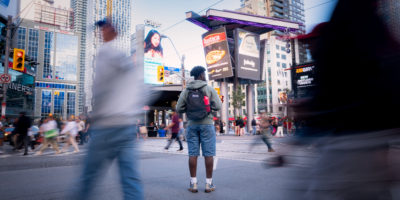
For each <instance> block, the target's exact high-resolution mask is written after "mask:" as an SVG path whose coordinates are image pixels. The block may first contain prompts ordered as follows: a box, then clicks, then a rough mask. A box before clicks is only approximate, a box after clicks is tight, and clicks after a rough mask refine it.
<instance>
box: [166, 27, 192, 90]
mask: <svg viewBox="0 0 400 200" xmlns="http://www.w3.org/2000/svg"><path fill="white" fill-rule="evenodd" d="M161 38H166V39H168V40H169V41H170V42H171V44H172V46H173V47H174V50H175V53H176V55H177V56H178V58H179V60H180V61H181V70H182V88H185V87H186V79H185V54H182V56H181V55H180V54H179V52H178V50H177V49H176V47H175V45H174V43H173V42H172V40H171V38H169V37H168V36H166V35H161Z"/></svg>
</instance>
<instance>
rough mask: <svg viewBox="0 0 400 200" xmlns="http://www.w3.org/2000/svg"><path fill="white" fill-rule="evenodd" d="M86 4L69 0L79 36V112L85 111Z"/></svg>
mask: <svg viewBox="0 0 400 200" xmlns="http://www.w3.org/2000/svg"><path fill="white" fill-rule="evenodd" d="M87 4H88V1H86V0H71V8H72V10H73V11H74V29H75V32H76V33H77V34H79V35H80V36H81V37H80V38H79V39H80V44H81V45H80V46H79V65H80V69H81V70H80V72H79V94H78V97H77V98H78V109H79V113H85V112H86V110H85V99H86V95H85V77H86V64H87V63H86V45H87V43H86V34H87Z"/></svg>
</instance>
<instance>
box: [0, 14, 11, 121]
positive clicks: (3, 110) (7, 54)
mask: <svg viewBox="0 0 400 200" xmlns="http://www.w3.org/2000/svg"><path fill="white" fill-rule="evenodd" d="M11 28H12V17H11V16H10V15H9V16H8V19H7V35H6V50H5V55H4V74H8V62H9V61H8V60H9V57H10V46H11V45H10V40H11ZM7 87H8V84H7V83H3V101H2V102H1V118H2V119H4V118H5V117H6V105H7V104H6V101H7Z"/></svg>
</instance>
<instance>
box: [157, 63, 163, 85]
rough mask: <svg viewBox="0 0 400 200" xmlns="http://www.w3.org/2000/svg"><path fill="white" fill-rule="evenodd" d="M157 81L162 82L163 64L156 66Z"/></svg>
mask: <svg viewBox="0 0 400 200" xmlns="http://www.w3.org/2000/svg"><path fill="white" fill-rule="evenodd" d="M157 81H158V82H161V83H164V67H163V66H158V67H157Z"/></svg>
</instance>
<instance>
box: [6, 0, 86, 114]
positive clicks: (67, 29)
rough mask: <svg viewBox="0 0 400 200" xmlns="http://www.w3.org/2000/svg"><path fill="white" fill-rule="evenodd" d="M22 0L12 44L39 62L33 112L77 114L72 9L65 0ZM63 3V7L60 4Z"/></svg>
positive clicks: (76, 44)
mask: <svg viewBox="0 0 400 200" xmlns="http://www.w3.org/2000/svg"><path fill="white" fill-rule="evenodd" d="M57 2H58V3H64V4H63V5H61V4H60V5H55V4H54V3H52V1H40V0H36V1H21V8H20V9H21V10H20V12H21V17H22V18H21V19H20V20H19V23H18V24H19V25H18V28H17V31H16V37H14V40H13V46H14V47H17V48H21V49H25V52H26V56H27V57H28V58H29V59H30V60H31V61H32V62H36V63H38V65H37V68H36V78H35V91H34V93H35V100H34V108H35V109H34V116H35V117H40V116H46V115H48V114H50V113H52V114H56V115H58V116H62V117H63V118H64V119H65V118H66V117H68V116H70V115H78V114H80V112H79V111H78V101H77V94H79V78H78V75H79V74H80V71H81V69H80V65H79V60H80V55H79V45H80V40H79V35H78V34H76V33H75V32H74V26H73V24H74V13H73V11H72V10H71V9H70V8H69V7H68V6H69V3H68V2H67V1H57ZM62 6H66V7H62Z"/></svg>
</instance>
